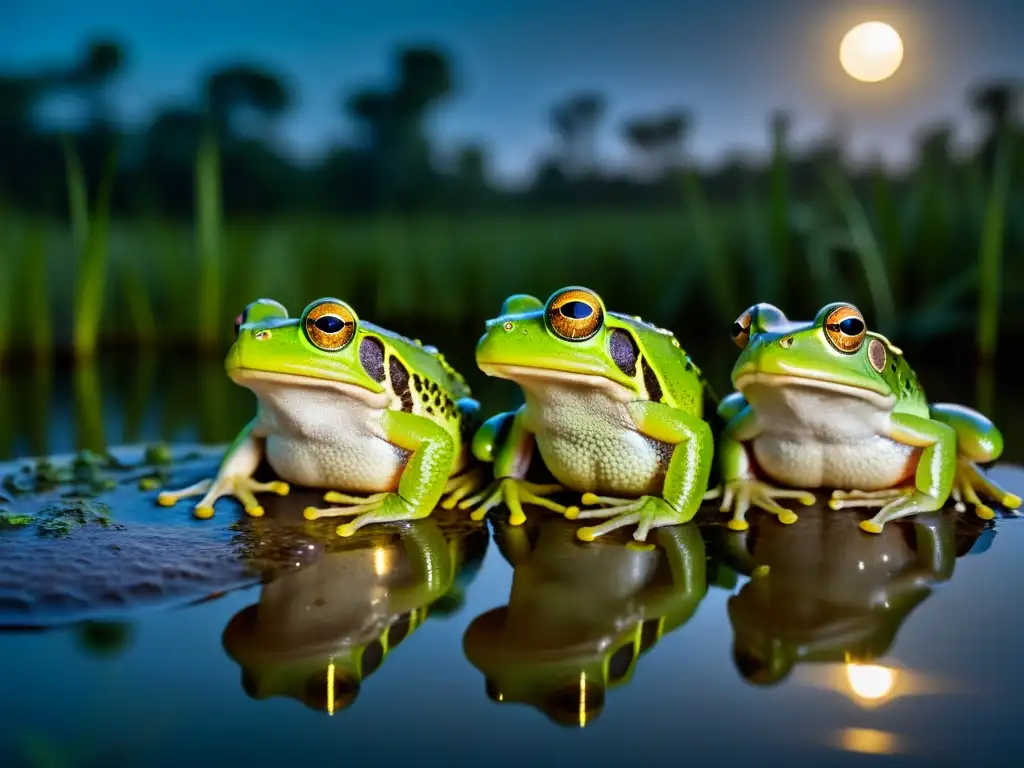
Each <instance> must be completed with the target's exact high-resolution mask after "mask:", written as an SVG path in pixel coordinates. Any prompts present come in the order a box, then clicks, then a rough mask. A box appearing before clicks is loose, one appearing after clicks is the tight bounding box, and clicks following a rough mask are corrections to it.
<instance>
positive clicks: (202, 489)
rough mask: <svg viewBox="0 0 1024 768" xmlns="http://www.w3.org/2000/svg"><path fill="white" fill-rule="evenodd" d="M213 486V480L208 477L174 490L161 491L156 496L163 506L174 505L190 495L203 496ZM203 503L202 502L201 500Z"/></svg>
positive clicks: (157, 501) (158, 502)
mask: <svg viewBox="0 0 1024 768" xmlns="http://www.w3.org/2000/svg"><path fill="white" fill-rule="evenodd" d="M212 487H213V480H212V479H206V480H200V481H199V482H198V483H192V485H189V486H186V487H184V488H179V489H178V490H176V491H175V490H172V491H161V492H160V494H159V495H158V496H157V497H156V503H157V504H159V505H160V506H161V507H173V506H174V505H175V504H177V503H178V502H179V501H181V500H182V499H187V498H189V497H190V496H201V495H202V494H204V493H206V492H207V491H209V490H210V488H212ZM200 503H202V502H200Z"/></svg>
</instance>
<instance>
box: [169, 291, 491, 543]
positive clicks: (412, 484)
mask: <svg viewBox="0 0 1024 768" xmlns="http://www.w3.org/2000/svg"><path fill="white" fill-rule="evenodd" d="M236 331H237V336H236V339H235V342H234V344H232V346H231V349H230V351H229V352H228V355H227V360H226V362H225V367H226V369H227V372H228V375H229V376H230V377H231V379H232V380H233V381H234V382H235V383H236V384H239V385H241V386H243V387H246V388H248V389H250V390H252V392H253V393H254V394H255V395H256V399H257V412H256V416H255V418H253V419H252V421H250V422H249V424H247V425H246V426H245V428H244V429H243V430H242V431H241V432H240V433H239V435H238V436H237V437H236V438H235V441H234V443H232V445H231V446H230V447H229V448H228V450H227V453H226V455H225V457H224V459H223V462H222V464H221V466H220V470H219V471H218V473H217V477H215V478H213V479H211V480H203V481H201V482H199V483H196V484H194V485H192V486H189V487H188V488H184V489H181V490H177V491H165V492H163V493H161V494H160V495H159V497H158V501H159V503H160V504H161V505H164V506H171V505H173V504H175V503H176V502H177V501H178V500H179V499H183V498H187V497H190V496H201V498H200V500H199V502H198V503H197V504H196V505H195V507H194V509H193V514H194V515H195V516H196V517H200V518H209V517H211V516H212V515H213V504H214V502H215V501H216V500H217V499H219V498H221V497H224V496H234V497H235V498H236V499H238V500H239V501H240V502H241V503H242V505H243V507H244V508H245V511H246V512H247V513H248V514H249V515H252V516H256V517H258V516H260V515H262V514H263V507H262V506H261V505H260V504H259V502H258V501H257V500H256V496H255V494H256V493H261V492H264V493H265V492H270V493H277V494H281V495H284V494H286V493H288V490H289V485H288V483H295V484H298V485H302V486H305V487H309V488H329V489H331V490H330V491H329V492H328V493H327V494H326V495H325V497H324V499H325V501H328V502H333V503H335V504H338V505H339V506H331V507H326V508H317V507H309V508H307V509H306V510H305V516H306V518H307V519H310V520H313V519H317V518H321V517H339V516H347V517H351V518H352V520H351V521H350V522H348V523H346V524H344V525H341V526H339V527H338V535H340V536H351V535H352V534H353V533H355V532H356V531H357V530H359V529H360V528H361V527H363V526H365V525H369V524H371V523H388V522H400V521H406V520H414V519H419V518H423V517H426V516H428V515H429V514H430V513H431V512H432V511H433V510H434V508H435V507H436V506H437V505H438V503H439V502H441V501H442V499H443V503H442V506H443V507H445V508H448V509H450V508H452V507H454V505H455V504H456V503H457V502H458V501H459V500H460V499H461V498H462V497H464V496H466V495H467V494H470V493H472V492H473V491H475V490H476V489H477V487H478V486H479V485H482V481H483V477H484V476H483V474H482V472H481V471H480V468H479V467H478V466H476V465H475V464H474V463H473V462H472V456H471V454H470V452H469V450H468V444H469V440H470V438H471V436H472V434H473V432H474V430H475V428H476V427H477V426H478V425H479V423H480V420H479V418H478V415H479V410H480V407H479V404H478V403H477V402H476V400H474V399H472V397H471V392H470V389H469V387H468V386H467V385H466V383H465V380H464V379H463V378H462V376H461V375H459V373H458V372H456V371H455V370H454V369H453V368H452V367H451V366H450V365H449V364H448V363H447V361H446V360H445V359H444V357H443V355H441V354H440V353H439V352H438V351H437V349H435V348H433V347H427V346H424V345H422V344H420V343H419V342H417V341H413V340H411V339H407V338H405V337H403V336H400V335H398V334H396V333H393V332H391V331H388V330H385V329H383V328H380V327H378V326H376V325H373V324H371V323H368V322H364V321H362V320H360V319H359V318H358V317H357V316H356V313H355V311H354V310H353V309H352V307H350V306H349V305H348V304H346V303H344V302H342V301H340V300H338V299H334V298H325V299H319V300H317V301H314V302H312V303H311V304H309V305H308V306H307V307H306V308H305V310H303V312H302V314H301V315H300V316H299V317H298V318H289V317H288V311H287V310H286V309H285V308H284V307H283V306H282V305H281V304H279V303H278V302H276V301H273V300H272V299H259V300H257V301H254V302H253V303H251V304H250V305H249V306H248V307H247V308H246V310H245V312H244V313H243V314H242V315H241V316H240V317H239V319H238V321H237V322H236ZM263 459H266V461H267V463H268V464H269V465H270V468H271V469H273V470H274V472H275V473H276V474H277V475H278V477H279V478H280V479H279V480H274V481H271V482H265V483H262V482H257V481H256V480H254V479H253V477H252V475H253V473H254V472H255V471H256V469H257V467H258V466H259V464H260V462H261V461H262V460H263ZM356 494H358V495H356Z"/></svg>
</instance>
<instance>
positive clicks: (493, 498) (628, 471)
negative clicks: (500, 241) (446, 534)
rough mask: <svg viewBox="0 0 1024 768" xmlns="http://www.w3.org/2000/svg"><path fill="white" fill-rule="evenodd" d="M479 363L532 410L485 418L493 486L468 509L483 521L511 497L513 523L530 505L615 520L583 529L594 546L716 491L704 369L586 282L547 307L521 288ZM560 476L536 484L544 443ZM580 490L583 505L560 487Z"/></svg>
mask: <svg viewBox="0 0 1024 768" xmlns="http://www.w3.org/2000/svg"><path fill="white" fill-rule="evenodd" d="M476 361H477V365H478V366H479V368H480V370H482V371H483V372H484V373H485V374H487V375H489V376H495V377H498V378H503V379H509V380H511V381H514V382H515V383H516V384H518V385H519V387H520V388H521V389H522V392H523V398H524V401H525V402H524V405H523V406H522V407H520V408H519V410H517V411H515V412H509V413H502V414H499V415H497V416H494V417H492V418H491V419H489V420H488V421H486V422H485V423H484V424H483V425H482V426H481V428H480V429H479V430H478V431H477V433H476V436H475V437H474V439H473V454H474V456H476V458H478V459H479V460H481V461H483V462H492V463H493V465H494V477H495V480H494V482H493V483H492V484H491V485H490V486H489V487H488V488H486V489H484V490H483V491H482V492H481V493H479V494H477V495H475V496H471V497H469V498H468V499H466V500H464V501H463V502H462V503H461V504H462V507H463V508H468V507H471V506H475V505H479V506H476V509H475V510H474V511H473V512H472V516H473V517H474V519H482V518H483V516H484V515H485V514H486V512H487V510H488V509H491V508H493V507H495V506H497V505H499V504H501V503H502V502H504V503H505V504H506V506H507V507H508V509H509V513H510V518H509V519H510V522H511V523H512V524H513V525H518V524H521V523H522V522H523V521H524V520H525V519H526V516H525V514H524V513H523V510H522V504H523V503H530V504H534V505H537V506H540V507H543V508H546V509H548V510H551V511H553V512H556V513H559V514H562V515H564V516H565V517H567V518H569V519H576V518H581V519H582V518H610V519H608V520H606V521H605V522H603V523H601V524H599V525H595V526H593V527H581V528H580V529H579V530H578V531H577V535H578V537H579V538H580V539H582V540H584V541H591V540H593V539H594V538H595V537H597V536H600V535H603V534H605V533H607V532H609V531H612V530H615V529H617V528H621V527H624V526H629V525H633V524H636V526H637V527H636V532H635V534H634V538H636V539H637V540H639V541H644V540H645V539H646V537H647V533H648V531H649V530H650V529H651V528H656V527H658V526H663V525H674V524H677V523H684V522H686V521H688V520H690V519H691V518H692V517H693V516H694V514H695V513H696V512H697V509H698V507H699V506H700V503H701V500H702V497H703V494H704V492H705V490H706V489H707V482H708V475H709V472H710V468H711V458H712V452H713V450H714V439H713V438H712V435H711V428H710V426H709V425H708V424H707V422H705V421H704V419H703V407H704V399H703V396H704V392H705V384H704V380H703V378H702V376H701V373H700V371H699V370H698V368H697V367H696V366H695V365H694V363H693V361H692V360H690V358H689V356H688V355H687V354H686V352H684V351H683V349H682V348H681V347H680V345H679V341H678V340H677V339H676V338H675V337H674V336H673V335H672V334H671V333H670V332H669V331H666V330H662V329H660V328H656V327H655V326H653V325H651V324H649V323H646V322H644V321H642V320H640V319H639V318H636V317H627V316H625V315H621V314H617V313H614V312H608V311H607V310H606V309H605V306H604V303H603V302H602V300H601V298H600V297H599V296H598V295H597V294H596V293H594V292H593V291H591V290H588V289H586V288H580V287H569V288H563V289H562V290H560V291H556V292H555V293H554V294H552V295H551V297H550V298H549V299H548V300H547V302H543V303H542V302H541V301H540V300H539V299H537V298H535V297H533V296H527V295H515V296H511V297H509V298H508V299H506V300H505V303H504V304H503V306H502V308H501V313H500V315H499V316H498V317H497V318H495V319H493V320H489V321H488V322H487V330H486V333H485V334H484V335H483V337H482V338H481V339H480V341H479V343H478V345H477V348H476ZM535 449H536V450H537V451H539V453H540V458H541V460H542V462H543V465H544V466H545V467H546V469H547V470H548V471H549V472H550V474H551V475H552V476H553V477H554V480H555V481H556V482H555V483H546V484H541V483H533V482H530V481H528V480H527V479H526V473H527V470H529V469H530V467H531V462H532V461H533V458H534V450H535ZM565 490H570V491H576V492H582V493H583V496H582V503H583V504H584V505H600V506H597V507H596V508H592V509H586V510H583V511H580V509H579V507H576V506H565V505H562V504H558V503H556V502H555V501H553V500H552V499H550V498H547V496H549V495H550V494H553V493H558V492H561V491H565Z"/></svg>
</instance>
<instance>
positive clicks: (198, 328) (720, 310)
mask: <svg viewBox="0 0 1024 768" xmlns="http://www.w3.org/2000/svg"><path fill="white" fill-rule="evenodd" d="M65 163H66V168H67V182H68V190H67V191H68V207H69V211H70V225H71V226H70V228H69V230H68V232H67V234H65V233H64V232H62V231H61V230H60V229H55V228H51V227H48V226H47V225H46V224H44V223H42V222H39V221H33V220H25V219H19V218H17V217H14V216H13V215H8V216H7V217H5V218H3V219H0V224H2V225H3V227H4V231H5V233H7V234H9V239H8V242H10V243H13V244H15V248H16V250H17V251H18V253H17V254H15V259H11V260H3V262H2V263H0V273H2V274H0V277H3V278H4V279H3V280H2V281H0V318H3V317H4V316H7V317H8V318H9V319H11V322H10V323H2V322H0V355H5V354H7V353H10V352H25V351H30V350H32V351H35V352H36V353H37V354H38V355H39V356H41V357H46V356H48V355H49V354H50V350H51V349H53V348H54V347H55V346H56V347H58V348H61V349H65V348H66V345H69V346H70V347H71V349H72V350H73V351H74V352H75V354H76V356H78V357H80V358H84V359H87V358H90V357H92V356H93V355H94V354H95V352H96V350H97V348H98V346H99V345H100V344H102V343H106V342H117V343H124V342H129V343H134V344H136V345H139V346H141V347H144V348H153V349H155V348H158V347H161V346H167V345H173V346H176V347H179V346H186V347H192V348H198V349H199V350H200V351H202V352H209V353H213V354H220V353H221V351H222V350H223V347H224V345H225V343H226V342H227V341H228V340H229V338H230V329H231V321H232V318H233V317H234V316H235V315H236V314H237V313H238V312H239V311H240V310H241V309H242V307H244V306H245V304H247V303H248V302H249V301H252V300H253V299H254V298H257V297H259V296H272V297H274V298H276V299H278V300H280V301H282V302H283V303H284V304H285V305H286V306H287V307H288V308H289V311H290V312H291V313H292V314H293V315H297V314H298V313H299V312H300V311H301V310H302V308H303V307H304V306H305V305H306V304H307V303H308V302H309V301H310V300H311V299H313V298H316V297H319V296H323V295H334V296H338V297H341V298H345V299H346V300H348V301H350V302H351V303H352V304H353V305H354V306H355V308H356V311H357V312H358V313H359V314H360V315H361V316H362V317H364V318H367V319H372V320H373V321H375V322H378V323H381V324H384V325H392V326H393V327H396V329H399V330H404V331H406V332H410V333H412V334H414V335H415V334H416V329H417V328H419V327H423V326H430V327H434V328H444V327H450V328H452V329H456V330H459V329H465V328H475V327H479V325H480V324H481V323H482V322H483V320H484V319H485V318H487V317H489V316H492V315H493V314H494V313H495V312H496V311H497V309H498V307H500V305H501V302H502V301H503V299H504V297H505V296H507V295H508V294H510V293H513V292H529V293H534V294H536V295H538V296H540V297H542V298H543V297H545V296H547V295H548V294H549V293H550V292H551V291H552V290H554V289H556V288H558V287H560V286H562V285H566V284H584V285H589V286H591V287H593V288H595V289H596V290H598V291H599V292H600V293H601V294H602V296H603V297H604V298H605V300H606V302H607V304H608V305H609V306H611V307H615V308H617V309H621V310H622V311H626V312H629V313H630V314H634V313H636V314H640V315H642V316H644V317H645V318H647V319H650V320H652V321H654V322H657V323H659V324H663V325H666V326H668V327H671V328H673V329H674V330H676V331H677V332H678V333H679V334H680V335H681V336H682V337H684V338H685V337H686V336H688V335H689V333H688V332H687V330H686V329H687V328H693V327H694V326H695V325H699V326H700V327H701V328H704V327H709V328H710V327H719V328H727V327H728V324H729V323H731V322H732V320H733V319H734V318H735V317H736V315H738V314H739V313H740V312H741V311H742V310H743V309H744V307H746V306H748V305H749V304H751V303H754V302H757V301H770V302H773V303H776V304H778V305H779V306H781V307H783V308H784V309H785V311H786V312H787V314H789V315H790V316H792V317H802V316H806V315H807V313H812V312H813V311H814V310H815V309H817V307H818V306H820V305H821V304H822V303H824V302H826V301H834V300H839V299H842V300H848V301H853V302H855V303H858V304H859V305H861V306H862V308H863V309H864V310H865V311H866V312H867V313H868V314H869V323H870V324H871V325H873V326H874V327H877V328H879V330H882V331H883V332H886V333H889V334H894V335H897V336H898V338H899V339H900V341H901V342H902V343H908V344H909V343H914V342H915V341H918V340H925V339H927V338H928V337H929V336H935V335H937V334H946V333H953V332H956V333H968V334H970V333H973V334H975V336H976V340H977V345H978V354H979V358H981V359H989V358H991V357H992V356H993V355H994V354H995V350H996V347H997V344H998V340H999V333H1000V324H999V319H1000V306H1001V305H1002V302H1003V301H1004V299H1003V298H1002V297H1003V296H1011V295H1014V296H1020V295H1021V293H1022V289H1024V286H1022V285H1021V283H1022V280H1024V268H1022V266H1021V261H1022V259H1021V257H1022V252H1024V194H1022V192H1024V191H1022V189H1021V187H1020V185H1016V186H1015V184H1016V182H1017V181H1018V180H1016V179H1013V178H1012V174H1011V170H1012V169H1011V157H1010V149H1009V145H1008V143H1004V145H1003V146H1002V147H1001V148H1000V153H999V155H998V160H997V162H996V164H995V171H994V173H993V174H988V173H986V172H985V171H984V169H983V168H982V167H981V165H980V164H979V163H975V164H970V165H968V166H966V170H965V169H964V167H963V166H954V165H952V164H950V163H948V162H944V161H939V162H937V163H936V162H925V163H922V164H921V166H920V167H919V168H918V169H917V170H916V171H915V172H914V173H913V175H912V176H910V177H909V178H901V177H898V176H892V175H890V174H887V173H886V172H884V171H883V170H882V169H881V168H878V169H875V170H874V171H873V172H872V173H871V174H869V175H868V176H867V177H862V178H858V179H851V178H850V177H848V176H847V175H846V174H845V173H844V171H843V170H842V169H841V168H840V167H838V166H835V165H829V166H825V167H822V168H821V169H820V178H819V182H820V183H819V189H818V191H817V192H815V193H814V194H803V195H801V196H797V195H796V193H795V192H794V186H793V184H792V183H791V179H790V174H791V167H792V160H791V158H790V157H789V149H788V147H787V145H786V143H785V139H784V135H783V132H781V131H777V132H776V135H775V138H774V141H773V153H772V160H771V165H770V167H769V169H768V172H767V173H766V174H765V175H763V176H761V177H753V176H752V177H750V178H749V180H748V181H747V182H746V184H745V186H744V187H743V189H742V191H741V193H740V194H739V195H737V196H736V197H734V198H733V199H731V200H722V199H720V198H713V197H711V196H710V195H709V194H708V192H707V190H706V189H705V187H704V185H703V183H702V181H701V179H700V177H699V176H698V175H697V174H696V173H694V172H692V171H686V172H683V173H681V174H680V175H679V177H678V187H677V188H678V190H679V195H680V203H679V206H678V207H677V208H675V209H672V208H667V209H661V210H643V211H622V212H601V213H596V212H595V213H593V214H585V213H571V214H559V215H553V214H549V215H535V214H524V213H518V212H508V213H505V214H494V215H486V216H485V215H478V216H471V217H457V216H445V215H430V216H422V217H419V218H417V219H408V218H397V217H387V216H379V217H373V218H368V219H358V220H351V219H345V220H329V219H323V218H321V219H308V218H301V217H278V218H275V219H271V220H256V221H254V220H243V219H225V217H224V214H223V211H222V208H221V186H220V170H219V169H220V159H219V152H218V149H217V145H216V142H215V140H214V137H213V133H212V132H207V133H206V134H205V135H204V139H203V142H202V145H201V148H200V151H199V154H198V156H197V158H196V164H195V169H194V170H195V224H194V227H193V228H192V229H191V231H190V229H189V228H188V227H186V226H183V225H180V224H176V223H173V222H169V221H165V220H161V219H159V218H154V217H149V218H145V219H139V220H135V221H130V222H129V221H111V219H110V215H109V199H110V191H111V187H112V184H113V167H114V159H113V158H111V162H110V163H109V164H108V166H107V168H106V170H105V171H104V173H103V175H102V177H101V178H100V179H99V184H98V186H97V193H96V195H95V199H94V200H93V201H92V204H91V205H90V200H89V196H88V194H87V189H86V183H85V178H84V174H83V173H82V169H81V166H80V164H79V162H78V158H77V156H76V154H75V152H74V148H73V147H72V146H71V145H70V144H66V145H65ZM1004 254H1005V258H1004ZM69 274H73V275H74V280H73V282H72V288H71V289H69V288H68V287H67V282H66V281H65V280H63V279H60V278H61V277H62V276H66V275H69ZM108 276H109V277H110V280H109V281H108ZM108 282H109V283H110V286H109V290H108ZM69 293H70V295H69ZM38 306H50V307H54V311H53V313H51V315H49V316H48V317H46V318H43V319H42V321H41V322H37V320H38V318H37V317H33V320H32V322H27V321H24V320H23V318H24V317H26V316H27V315H26V313H27V312H28V311H29V310H31V308H32V307H38ZM65 306H70V307H72V308H73V311H72V312H71V313H70V314H71V316H70V317H68V316H66V315H67V314H68V313H66V312H65V310H64V307H65ZM1005 322H1006V321H1004V324H1005ZM1008 322H1009V323H1010V324H1013V323H1016V324H1017V326H1016V327H1020V323H1021V318H1018V317H1010V318H1009V319H1008ZM65 323H67V324H68V326H69V327H70V328H71V333H70V339H69V338H68V336H69V334H68V333H66V332H65V330H64V328H65ZM1003 330H1005V328H1004V329H1003ZM424 340H425V341H427V340H428V339H424ZM69 342H70V344H69ZM437 343H443V341H442V340H437Z"/></svg>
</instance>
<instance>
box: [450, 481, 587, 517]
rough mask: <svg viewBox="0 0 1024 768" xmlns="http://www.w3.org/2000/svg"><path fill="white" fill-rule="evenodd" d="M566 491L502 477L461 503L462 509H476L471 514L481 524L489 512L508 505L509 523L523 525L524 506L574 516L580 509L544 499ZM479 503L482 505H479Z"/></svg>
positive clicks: (553, 485) (554, 485) (556, 486)
mask: <svg viewBox="0 0 1024 768" xmlns="http://www.w3.org/2000/svg"><path fill="white" fill-rule="evenodd" d="M564 490H565V489H564V488H563V487H562V486H560V485H557V484H554V483H551V484H547V485H541V484H538V483H531V482H529V481H527V480H520V479H518V478H515V477H502V478H499V479H497V480H495V481H494V482H493V483H491V484H490V485H489V486H488V487H487V488H485V489H484V490H483V491H481V492H480V493H478V494H476V495H475V496H471V497H470V498H468V499H464V500H463V501H462V502H461V503H460V504H459V509H469V508H470V507H476V509H474V510H473V511H472V512H471V513H470V518H471V519H473V520H477V521H479V520H483V519H484V516H485V515H486V514H487V512H488V511H489V510H491V509H493V508H494V507H496V506H498V505H499V504H501V503H502V502H504V504H505V506H507V507H508V512H509V518H508V521H509V524H510V525H522V524H523V523H524V522H526V514H525V513H524V512H523V504H535V505H536V506H538V507H544V509H549V510H551V511H552V512H556V513H558V514H560V515H565V516H566V517H571V516H572V515H573V514H575V513H576V512H577V511H578V510H577V509H576V507H567V506H564V505H562V504H558V503H557V502H554V501H551V499H546V498H544V497H545V496H547V495H549V494H552V493H558V492H560V491H564ZM478 504H479V506H477V505H478Z"/></svg>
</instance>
